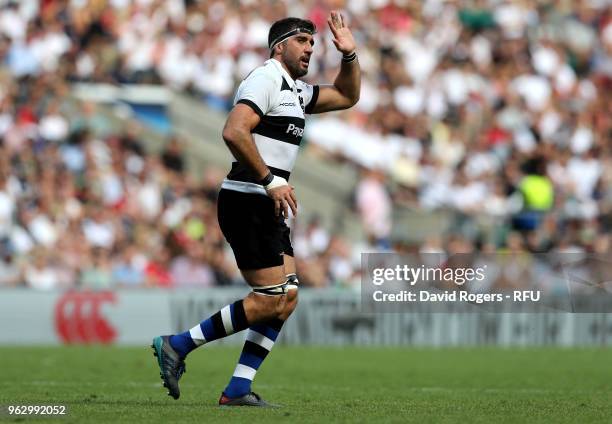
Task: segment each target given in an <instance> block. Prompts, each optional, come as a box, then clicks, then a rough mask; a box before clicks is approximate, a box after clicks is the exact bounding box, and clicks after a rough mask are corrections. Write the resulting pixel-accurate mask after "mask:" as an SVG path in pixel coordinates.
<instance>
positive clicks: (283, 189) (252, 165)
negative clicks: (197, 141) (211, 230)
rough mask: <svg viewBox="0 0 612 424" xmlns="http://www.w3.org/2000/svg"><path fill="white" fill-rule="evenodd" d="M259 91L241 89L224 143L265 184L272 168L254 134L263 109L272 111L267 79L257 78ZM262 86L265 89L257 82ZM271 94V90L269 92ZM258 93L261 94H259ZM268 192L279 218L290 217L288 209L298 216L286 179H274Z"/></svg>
mask: <svg viewBox="0 0 612 424" xmlns="http://www.w3.org/2000/svg"><path fill="white" fill-rule="evenodd" d="M257 79H259V81H255V84H251V85H252V86H253V88H254V87H257V89H258V90H257V91H254V89H251V88H249V84H247V85H246V87H244V88H243V87H241V90H240V91H239V93H238V97H239V100H238V102H237V103H236V105H235V106H234V108H233V109H232V110H231V112H230V114H229V116H228V117H227V121H226V122H225V126H224V128H223V140H224V141H225V144H226V145H227V147H228V148H229V150H230V151H231V152H232V154H233V155H234V157H235V158H236V160H237V161H239V162H240V163H241V164H243V165H245V166H247V167H248V168H249V169H251V170H252V171H253V174H254V175H255V176H256V177H257V178H258V180H259V181H262V182H263V181H264V180H265V179H266V178H267V177H268V176H269V174H270V169H269V168H268V166H267V165H266V163H265V162H264V160H263V158H262V157H261V155H260V154H259V151H258V150H257V146H256V145H255V141H254V140H253V136H252V131H253V129H254V128H255V127H256V126H257V124H259V122H260V120H261V116H262V115H263V113H264V112H263V110H266V109H267V108H269V100H268V98H267V97H268V96H267V95H266V88H267V87H266V86H265V84H266V78H263V79H262V78H256V80H257ZM258 82H259V83H262V82H263V86H262V85H259V84H257V83H258ZM268 91H269V90H268ZM258 93H259V94H258ZM265 188H266V193H267V194H268V196H269V197H270V198H271V199H272V200H273V201H274V210H275V213H276V215H279V214H280V212H281V210H282V211H283V213H284V216H285V217H288V216H289V208H291V211H292V212H293V215H294V216H295V215H297V199H296V198H295V193H294V192H293V188H292V187H291V186H289V185H288V184H287V181H285V180H284V179H283V178H280V177H277V176H274V178H273V180H272V182H271V183H269V184H267V185H265Z"/></svg>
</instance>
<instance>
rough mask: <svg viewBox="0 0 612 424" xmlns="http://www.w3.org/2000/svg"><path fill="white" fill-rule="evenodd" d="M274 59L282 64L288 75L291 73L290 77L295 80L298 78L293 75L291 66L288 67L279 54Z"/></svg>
mask: <svg viewBox="0 0 612 424" xmlns="http://www.w3.org/2000/svg"><path fill="white" fill-rule="evenodd" d="M272 59H274V60H276V61H277V62H278V63H280V65H281V66H282V67H283V69H284V70H285V71H286V72H287V75H289V77H290V78H291V79H292V80H293V81H295V80H296V78H294V77H293V75H291V72H290V71H289V68H287V66H286V65H285V62H283V61H282V60H280V59H279V58H278V56H274V57H273V58H272Z"/></svg>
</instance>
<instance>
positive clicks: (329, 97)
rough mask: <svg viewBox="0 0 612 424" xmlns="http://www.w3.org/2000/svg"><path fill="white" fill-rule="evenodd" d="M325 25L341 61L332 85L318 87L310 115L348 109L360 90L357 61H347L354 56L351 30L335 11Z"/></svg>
mask: <svg viewBox="0 0 612 424" xmlns="http://www.w3.org/2000/svg"><path fill="white" fill-rule="evenodd" d="M327 24H328V25H329V28H330V30H331V32H332V34H333V36H334V38H333V40H332V41H333V43H334V45H335V46H336V49H338V51H339V52H341V53H342V55H343V60H342V62H341V65H340V72H338V75H337V76H336V79H335V81H334V84H333V85H321V86H319V96H318V98H317V99H316V103H315V105H314V107H313V109H312V113H322V112H329V111H332V110H341V109H348V108H349V107H351V106H354V105H355V103H357V101H358V100H359V92H360V90H361V69H360V67H359V60H358V59H357V57H355V58H354V60H351V61H347V59H350V58H351V57H352V55H353V54H355V40H354V39H353V34H352V33H351V30H349V29H348V27H347V26H346V25H345V24H344V18H343V17H342V15H341V14H340V13H338V12H336V11H332V12H331V15H330V17H329V18H328V19H327Z"/></svg>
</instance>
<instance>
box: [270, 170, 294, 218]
mask: <svg viewBox="0 0 612 424" xmlns="http://www.w3.org/2000/svg"><path fill="white" fill-rule="evenodd" d="M274 178H275V181H274V183H272V184H270V185H269V186H267V187H266V193H267V194H268V197H270V198H271V199H272V200H273V201H274V214H275V215H276V216H279V215H280V214H281V211H282V213H283V216H284V217H285V218H288V217H289V208H291V212H292V213H293V216H297V199H296V197H295V192H294V188H293V187H292V186H290V185H289V184H287V181H285V180H284V179H282V178H280V177H274ZM280 180H282V182H283V183H284V184H280V185H279V184H278V181H280Z"/></svg>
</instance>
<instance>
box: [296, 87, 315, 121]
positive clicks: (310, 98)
mask: <svg viewBox="0 0 612 424" xmlns="http://www.w3.org/2000/svg"><path fill="white" fill-rule="evenodd" d="M298 88H299V89H300V90H302V92H301V95H302V98H303V99H304V104H305V105H306V106H305V107H304V113H308V114H310V113H312V111H313V109H314V107H315V105H316V104H317V99H318V98H319V86H318V85H310V84H306V83H305V82H303V81H298Z"/></svg>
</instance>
